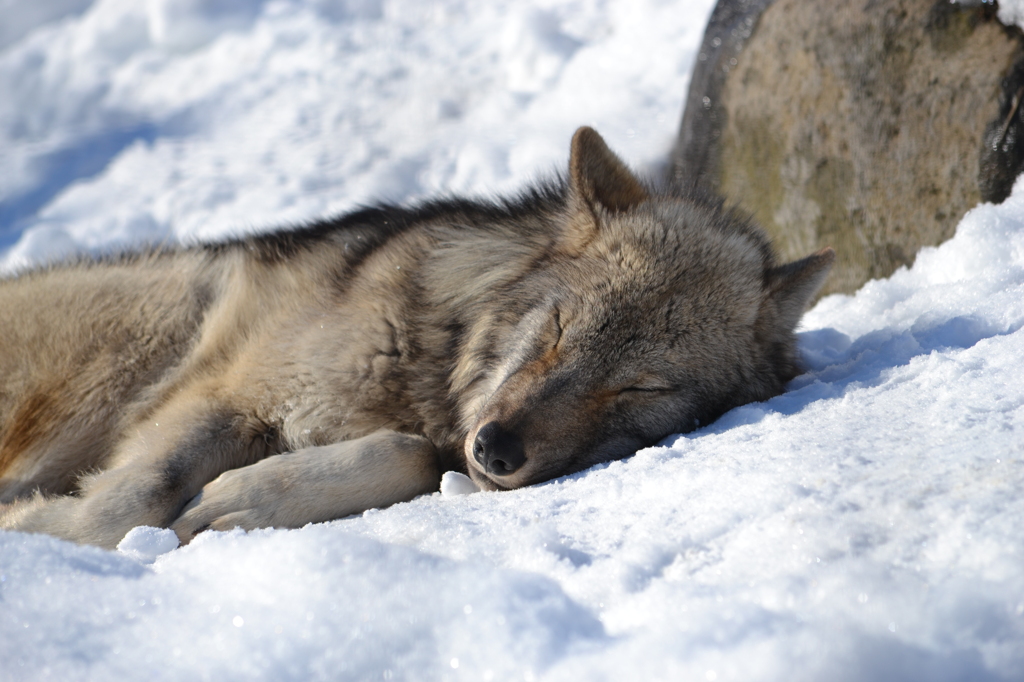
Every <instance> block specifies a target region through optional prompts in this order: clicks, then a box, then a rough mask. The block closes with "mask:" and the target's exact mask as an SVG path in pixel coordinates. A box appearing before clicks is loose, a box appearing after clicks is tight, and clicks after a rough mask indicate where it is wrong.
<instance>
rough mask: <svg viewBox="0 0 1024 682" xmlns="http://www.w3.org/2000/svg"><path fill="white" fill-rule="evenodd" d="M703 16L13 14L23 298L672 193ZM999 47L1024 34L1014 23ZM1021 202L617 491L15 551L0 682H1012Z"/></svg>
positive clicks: (607, 478)
mask: <svg viewBox="0 0 1024 682" xmlns="http://www.w3.org/2000/svg"><path fill="white" fill-rule="evenodd" d="M712 5H713V2H712V1H711V0H686V1H680V2H665V1H660V0H529V1H520V2H503V1H501V0H495V1H494V2H488V3H472V2H463V1H459V0H445V1H443V2H435V3H425V2H422V1H420V2H417V1H415V0H308V1H306V2H300V1H299V0H270V1H267V2H247V1H245V0H144V1H143V0H96V1H95V2H93V1H90V0H63V1H55V0H49V1H42V0H35V1H34V2H33V1H29V0H0V270H2V271H6V272H11V271H15V270H17V269H19V268H22V267H25V266H30V265H31V264H35V263H40V262H45V261H47V260H50V259H56V258H60V257H62V256H65V255H67V254H69V253H77V252H82V251H88V252H103V251H106V250H111V249H116V248H121V247H124V246H129V245H139V244H153V243H163V242H169V241H170V242H173V241H186V242H187V241H192V240H202V239H210V238H216V237H218V236H223V235H227V234H237V233H239V232H243V231H249V230H259V229H266V228H269V227H273V226H278V225H281V224H285V223H292V222H298V221H301V220H304V219H309V218H312V217H316V216H321V215H324V214H328V213H333V212H338V211H344V210H347V209H349V208H352V207H354V206H357V205H359V204H360V203H368V202H372V201H376V200H394V201H408V200H414V199H416V198H418V197H423V196H429V195H436V194H438V193H461V194H475V195H490V194H496V193H501V192H505V191H510V190H514V189H515V188H517V187H519V186H521V185H522V184H523V183H524V182H528V181H529V180H530V179H531V178H535V177H538V176H540V175H545V174H547V173H549V172H551V171H552V170H554V169H558V168H561V167H562V166H564V165H565V163H566V161H567V157H568V141H569V137H570V135H571V134H572V131H573V130H574V129H575V128H576V127H577V126H579V125H581V124H589V125H592V126H594V127H595V128H596V129H597V130H599V131H600V132H601V133H602V134H603V135H604V136H605V137H606V139H607V141H608V142H609V144H610V145H611V147H612V148H613V149H615V150H616V151H617V152H618V153H619V154H620V155H621V156H622V157H623V158H624V159H626V160H627V161H629V162H630V163H631V164H632V165H633V166H634V167H636V168H637V169H639V170H641V171H648V172H657V171H658V169H659V167H660V165H661V164H662V163H664V161H665V157H666V155H667V153H668V151H669V149H670V148H671V145H672V142H673V139H674V136H675V132H676V128H677V125H678V121H679V118H680V115H681V113H682V102H683V97H684V95H685V92H686V88H687V85H688V77H689V72H690V68H691V65H692V63H693V59H694V56H695V54H696V50H697V48H698V46H699V44H700V39H701V35H702V32H703V29H704V25H705V22H706V20H707V16H708V14H709V13H710V11H711V8H712ZM1002 5H1003V9H1002V12H1003V14H1002V16H1003V17H1004V19H1006V20H1019V19H1021V18H1024V8H1022V3H1002ZM1022 326H1024V186H1022V185H1020V184H1019V183H1018V187H1017V190H1016V191H1015V193H1014V194H1013V196H1011V198H1010V199H1009V200H1008V201H1007V202H1005V203H1004V204H1002V205H1000V206H991V205H983V206H979V207H978V208H977V209H975V210H974V211H972V212H971V213H969V214H968V215H967V217H965V218H964V220H963V222H962V223H961V225H960V227H959V229H958V232H957V235H956V237H955V238H954V239H952V240H951V241H950V242H947V243H946V244H944V245H942V246H940V247H938V248H934V249H925V250H924V251H923V252H922V253H921V255H920V256H919V257H918V260H917V262H916V263H915V265H914V267H913V268H911V269H910V270H907V269H903V270H900V271H898V272H896V273H895V274H894V275H893V276H892V277H891V278H890V279H888V280H884V281H874V282H870V283H868V284H867V285H866V286H865V287H864V288H863V289H862V290H861V291H859V292H858V293H857V294H856V295H855V296H852V297H851V296H833V297H830V298H827V299H824V300H823V301H821V302H820V303H819V304H818V305H817V307H816V308H815V309H814V310H813V311H812V312H811V313H809V314H808V316H807V318H806V319H805V323H804V330H805V331H804V332H803V334H802V337H801V343H802V347H803V351H804V354H805V357H806V358H807V363H808V365H809V367H810V369H811V371H810V373H808V374H807V375H804V376H802V377H800V378H798V379H797V380H796V381H794V382H793V384H792V385H791V387H790V390H789V391H788V392H787V393H786V394H784V395H782V396H780V397H778V398H775V399H773V400H770V401H768V402H766V403H762V404H757V405H749V406H746V407H742V408H739V409H736V410H733V411H732V412H730V413H729V414H727V415H726V416H725V417H723V418H722V419H721V420H719V421H718V422H716V423H715V424H712V425H711V426H709V427H706V428H704V429H701V430H699V431H696V432H694V433H691V434H687V435H686V436H680V437H676V438H670V439H667V440H666V442H665V443H664V444H662V446H660V447H654V448H649V449H646V450H643V451H641V452H640V453H638V454H637V455H635V456H634V457H632V458H629V459H627V460H624V461H621V462H615V463H610V464H607V465H604V466H599V467H596V468H594V469H591V470H589V471H585V472H582V473H580V474H577V475H574V476H570V477H568V478H565V479H560V480H557V481H553V482H550V483H547V484H544V485H540V486H536V487H533V488H530V489H526V490H519V491H515V492H510V493H500V494H494V493H481V494H473V495H468V496H459V497H444V496H442V495H440V494H435V495H432V496H426V497H421V498H419V499H417V500H414V501H413V502H410V503H407V504H401V505H396V506H395V507H392V508H390V509H387V510H382V511H376V510H375V511H371V512H367V513H366V514H364V515H362V516H360V517H354V518H349V519H343V520H340V521H335V522H332V523H328V524H320V525H316V526H308V527H306V528H303V529H301V530H294V531H280V530H268V531H257V532H254V533H250V534H245V533H241V532H238V531H236V532H231V533H222V534H217V533H207V534H204V535H202V536H200V537H199V538H198V539H197V540H196V541H195V542H194V543H193V544H191V545H190V546H188V547H186V548H182V549H172V547H173V543H166V542H165V541H166V539H167V538H166V536H164V535H162V534H161V533H160V532H157V531H154V530H147V529H136V531H133V534H132V535H131V537H130V538H128V539H127V540H126V542H125V543H124V544H123V549H124V551H122V552H113V553H112V552H104V551H101V550H97V549H94V548H88V547H78V546H75V545H71V544H68V543H65V542H61V541H58V540H54V539H51V538H47V537H42V536H28V535H22V534H17V533H10V532H0V680H2V681H7V680H12V681H14V680H18V681H20V680H45V679H60V680H67V679H76V680H137V679H152V680H180V679H197V680H204V679H217V680H225V679H227V680H233V679H239V680H242V679H244V680H391V679H393V680H445V679H451V680H463V679H465V680H524V681H528V680H582V679H587V680H591V679H593V680H626V679H645V680H659V679H661V680H710V681H714V680H808V681H810V680H836V681H843V680H851V681H853V680H864V681H865V682H866V681H871V682H876V681H878V680H950V681H952V680H965V681H966V680H1024V499H1022V495H1021V491H1022V490H1024V369H1022V365H1024V362H1022V361H1024V332H1022V331H1021V327H1022Z"/></svg>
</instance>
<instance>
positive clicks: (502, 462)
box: [473, 422, 526, 476]
mask: <svg viewBox="0 0 1024 682" xmlns="http://www.w3.org/2000/svg"><path fill="white" fill-rule="evenodd" d="M473 459H475V460H476V461H477V462H479V464H480V465H481V466H482V467H483V468H484V469H485V470H486V471H487V473H489V474H494V475H495V476H508V475H509V474H511V473H514V472H515V471H516V470H518V469H519V467H521V466H523V463H524V462H526V455H524V454H523V441H521V440H520V439H519V436H517V435H515V434H514V433H510V432H508V431H506V430H505V429H503V428H501V426H500V425H499V424H498V422H487V423H486V424H484V425H483V426H481V427H480V430H479V431H477V432H476V440H475V441H473Z"/></svg>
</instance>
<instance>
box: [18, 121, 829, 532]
mask: <svg viewBox="0 0 1024 682" xmlns="http://www.w3.org/2000/svg"><path fill="white" fill-rule="evenodd" d="M833 258H834V254H833V252H832V250H831V249H825V250H823V251H820V252H818V253H816V254H814V255H812V256H809V257H808V258H805V259H803V260H800V261H797V262H794V263H790V264H788V265H778V264H776V262H775V260H774V257H773V255H772V251H771V248H770V246H769V244H768V242H767V241H766V239H765V237H764V236H763V234H762V233H761V231H760V230H758V229H757V228H755V227H754V226H752V225H751V224H750V223H749V222H747V221H746V220H745V219H743V218H740V217H737V216H736V215H734V214H732V213H730V212H727V211H723V210H721V208H720V207H719V206H718V205H716V204H714V203H712V202H708V201H703V200H701V199H698V198H692V197H691V198H687V197H674V196H663V195H658V194H655V193H654V192H653V191H652V190H651V189H650V188H649V187H648V186H647V185H645V184H644V183H643V182H641V181H640V180H638V179H637V178H636V177H635V176H634V175H633V174H632V173H631V172H630V170H629V169H628V168H627V167H626V166H625V165H624V164H623V163H622V162H621V161H620V160H619V159H618V158H617V157H616V156H615V155H614V154H613V153H612V152H611V151H609V149H608V147H607V146H605V143H604V141H603V140H602V139H601V137H600V136H599V135H598V134H597V133H595V132H594V131H593V130H591V129H589V128H581V129H580V130H578V131H577V132H576V134H575V136H574V137H573V140H572V145H571V150H570V160H569V171H568V176H567V178H566V179H565V180H564V181H560V182H557V183H551V184H548V185H544V186H540V187H538V188H534V189H532V190H528V191H527V192H526V193H525V194H524V195H522V196H520V197H519V198H517V199H514V200H510V201H502V202H497V203H484V202H476V201H463V200H449V201H434V202H429V203H426V204H424V205H421V206H419V207H415V208H409V209H406V208H396V207H392V206H383V207H378V208H370V209H365V210H361V211H357V212H355V213H352V214H350V215H346V216H343V217H341V218H338V219H336V220H329V221H326V222H320V223H316V224H313V225H310V226H307V227H304V228H301V229H297V230H292V231H283V232H276V233H273V234H268V235H263V236H255V237H247V238H244V239H239V240H235V241H227V242H223V243H219V244H210V245H205V246H196V247H190V248H181V249H167V250H160V251H154V252H150V253H142V254H129V255H124V256H120V257H116V258H107V259H100V260H95V261H92V260H82V261H78V262H73V263H67V264H64V265H60V266H55V267H47V268H42V269H39V270H36V271H32V272H28V273H25V274H22V275H20V276H18V277H16V278H12V279H9V280H6V281H3V282H0V503H4V506H3V507H0V509H2V510H3V517H2V518H0V527H4V528H9V529H16V530H23V531H31V532H42V533H50V534H52V535H56V536H58V537H62V538H67V539H70V540H74V541H76V542H84V543H92V544H96V545H100V546H103V547H112V546H114V545H115V544H117V542H118V541H119V540H120V539H121V538H122V537H123V536H124V534H125V532H126V531H128V530H129V529H131V528H132V527H134V526H137V525H143V524H145V525H151V526H163V527H171V528H173V529H174V530H175V532H176V533H177V534H178V536H179V537H180V539H181V540H182V542H187V541H189V540H190V539H191V538H192V537H193V535H194V534H196V533H198V532H200V531H202V530H204V529H207V528H214V529H228V528H232V527H235V526H241V527H242V528H246V529H250V528H257V527H266V526H281V527H297V526H302V525H304V524H306V523H309V522H317V521H324V520H328V519H334V518H338V517H341V516H345V515H348V514H353V513H356V512H360V511H363V510H365V509H367V508H371V507H379V506H385V505H389V504H393V503H396V502H399V501H403V500H408V499H411V498H412V497H415V496H416V495H419V494H422V493H429V492H431V491H435V490H437V488H438V482H439V478H440V475H441V472H442V471H446V470H457V471H463V472H466V473H468V474H469V475H470V476H471V477H472V478H473V480H474V481H476V483H477V484H478V485H479V486H481V487H482V488H484V489H490V490H499V489H507V488H516V487H519V486H525V485H529V484H531V483H538V482H540V481H545V480H548V479H551V478H554V477H557V476H562V475H564V474H569V473H572V472H575V471H579V470H581V469H584V468H586V467H589V466H591V465H593V464H595V463H598V462H605V461H608V460H612V459H617V458H621V457H624V456H627V455H629V454H631V453H633V452H634V451H635V450H636V449H638V448H640V447H643V446H646V445H650V444H652V443H654V442H656V441H658V440H659V439H661V438H663V437H665V436H667V435H669V434H672V433H675V432H680V431H688V430H692V429H693V428H694V427H695V426H696V425H698V424H706V423H708V422H710V421H711V420H713V419H715V418H716V417H717V416H719V415H720V414H722V413H723V412H724V411H726V410H728V409H730V408H732V407H734V406H736V405H741V404H743V403H747V402H750V401H756V400H764V399H766V398H769V397H771V396H773V395H775V394H777V393H779V392H780V391H781V390H782V388H783V386H784V384H785V383H786V382H787V381H789V380H790V379H792V378H793V377H794V376H795V375H796V374H797V372H798V369H797V359H796V349H795V341H794V335H793V328H794V327H795V326H796V324H797V322H798V320H799V319H800V316H801V314H802V312H803V309H804V307H805V305H806V303H807V302H808V300H809V299H810V298H811V297H812V296H813V295H814V293H815V292H816V291H817V290H818V288H819V286H820V285H821V284H822V281H823V280H824V278H825V276H826V274H827V273H828V270H829V267H830V266H831V264H832V261H833Z"/></svg>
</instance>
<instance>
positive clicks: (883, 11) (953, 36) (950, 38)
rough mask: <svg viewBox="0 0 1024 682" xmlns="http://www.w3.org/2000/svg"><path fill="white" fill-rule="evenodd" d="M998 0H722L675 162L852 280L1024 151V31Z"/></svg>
mask: <svg viewBox="0 0 1024 682" xmlns="http://www.w3.org/2000/svg"><path fill="white" fill-rule="evenodd" d="M995 13H996V10H995V7H994V6H993V5H992V4H991V3H988V4H982V5H975V6H967V5H962V4H951V3H949V2H948V0H939V1H938V2H935V0H872V1H871V2H865V1H864V0H859V1H857V2H854V1H853V0H834V1H833V2H829V3H820V2H814V1H813V0H774V1H773V0H745V1H744V0H722V1H721V2H720V3H719V5H718V7H716V9H715V12H714V13H713V14H712V18H711V22H710V24H709V26H708V29H707V32H706V34H705V41H704V46H703V47H702V50H701V54H700V57H699V59H698V62H697V66H696V68H695V72H694V75H693V79H692V82H691V88H690V94H689V97H688V100H687V105H686V112H685V113H684V116H683V123H682V128H681V131H680V136H679V141H678V143H677V147H676V149H675V151H674V154H673V166H672V174H673V175H672V178H673V181H674V182H677V183H683V184H686V183H698V184H702V185H704V186H706V187H707V188H709V189H711V190H713V191H715V192H717V193H719V194H720V195H722V196H723V197H724V198H725V200H726V202H727V203H729V204H735V205H739V206H740V207H741V208H743V209H744V210H746V211H748V212H750V213H752V214H753V215H754V216H755V217H756V218H757V220H758V221H759V222H760V223H761V225H762V226H763V227H764V228H765V229H766V230H767V231H768V232H769V234H770V235H771V236H772V239H773V241H774V242H775V245H776V247H777V249H778V250H779V252H780V254H781V255H782V256H783V257H784V258H785V259H787V260H789V259H794V258H798V257H801V256H805V255H807V254H809V253H811V252H813V251H815V250H817V249H819V248H821V247H824V246H833V247H835V249H836V252H837V255H838V258H837V263H836V268H835V270H834V271H833V275H832V276H831V278H830V281H829V283H828V284H827V285H826V289H825V291H824V292H823V293H832V292H847V293H849V292H852V291H855V290H856V289H857V288H858V287H859V286H860V285H861V284H863V283H864V282H865V281H867V280H868V279H872V278H877V277H885V276H887V275H889V274H891V273H892V272H893V271H894V270H895V269H896V268H898V267H900V266H901V265H907V264H910V263H912V262H913V259H914V255H915V254H916V253H917V251H918V249H920V248H921V247H922V246H926V245H934V244H938V243H940V242H942V241H943V240H945V239H948V238H949V237H951V236H952V235H953V232H954V230H955V229H956V225H957V223H958V222H959V221H960V219H961V218H962V217H963V215H964V213H966V212H967V211H968V210H969V209H970V208H971V207H973V206H975V205H976V204H978V203H979V202H980V201H994V202H999V201H1002V200H1003V199H1005V198H1006V196H1007V195H1008V194H1009V191H1010V187H1011V186H1012V182H1013V179H1014V178H1015V177H1016V175H1017V173H1018V172H1020V170H1021V167H1022V160H1024V155H1022V154H1021V149H1020V148H1021V146H1022V145H1021V140H1022V139H1024V135H1022V133H1024V125H1022V124H1021V117H1020V112H1019V110H1018V106H1017V105H1018V104H1019V103H1020V101H1019V100H1020V99H1021V96H1022V95H1024V89H1022V87H1021V86H1024V47H1022V46H1024V39H1022V35H1021V32H1020V30H1019V29H1016V28H1008V27H1005V26H1003V25H1002V24H1001V23H999V21H998V20H997V18H996V16H995Z"/></svg>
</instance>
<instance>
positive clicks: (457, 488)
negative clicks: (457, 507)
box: [441, 471, 480, 497]
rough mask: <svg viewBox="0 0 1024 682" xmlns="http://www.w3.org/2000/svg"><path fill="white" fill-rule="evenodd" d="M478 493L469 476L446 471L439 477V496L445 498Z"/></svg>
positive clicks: (478, 489)
mask: <svg viewBox="0 0 1024 682" xmlns="http://www.w3.org/2000/svg"><path fill="white" fill-rule="evenodd" d="M478 492H480V488H479V486H477V484H476V483H474V482H473V479H471V478H470V477H469V476H466V475H465V474H460V473H459V472H458V471H446V472H444V475H443V476H441V494H442V495H444V496H445V497H457V496H459V495H469V494H471V493H478Z"/></svg>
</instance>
